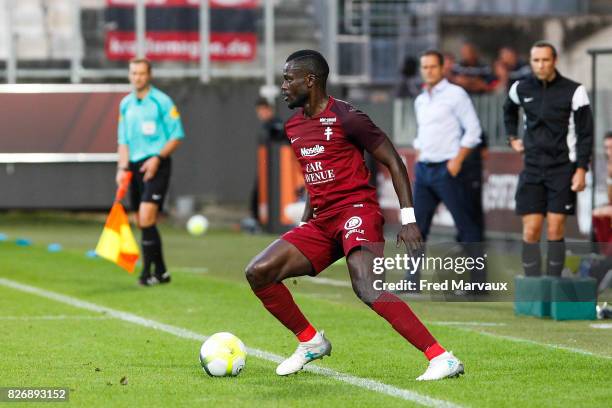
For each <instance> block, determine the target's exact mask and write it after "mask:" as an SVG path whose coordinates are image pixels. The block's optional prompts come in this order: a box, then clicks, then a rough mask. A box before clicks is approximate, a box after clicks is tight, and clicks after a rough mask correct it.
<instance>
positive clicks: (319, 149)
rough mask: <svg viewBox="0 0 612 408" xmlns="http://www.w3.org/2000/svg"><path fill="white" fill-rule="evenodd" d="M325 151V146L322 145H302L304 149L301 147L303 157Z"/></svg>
mask: <svg viewBox="0 0 612 408" xmlns="http://www.w3.org/2000/svg"><path fill="white" fill-rule="evenodd" d="M323 152H325V146H321V145H316V146H313V147H302V149H300V153H301V154H302V157H314V156H318V155H320V154H321V153H323Z"/></svg>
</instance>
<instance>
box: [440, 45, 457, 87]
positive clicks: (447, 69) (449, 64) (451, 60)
mask: <svg viewBox="0 0 612 408" xmlns="http://www.w3.org/2000/svg"><path fill="white" fill-rule="evenodd" d="M456 61H457V58H455V54H453V53H450V52H446V53H444V66H443V67H442V72H443V74H444V78H446V80H447V81H449V82H452V83H454V82H455V74H453V67H454V66H455V62H456Z"/></svg>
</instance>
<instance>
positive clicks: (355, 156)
mask: <svg viewBox="0 0 612 408" xmlns="http://www.w3.org/2000/svg"><path fill="white" fill-rule="evenodd" d="M285 133H286V134H287V138H288V139H289V141H290V142H291V146H292V147H293V151H294V152H295V155H296V157H297V158H298V161H299V162H300V164H301V166H302V172H303V174H304V181H305V183H306V189H307V190H308V194H309V196H310V205H311V207H312V208H313V210H314V211H315V214H317V215H319V214H321V213H323V212H327V211H331V210H334V211H335V210H339V209H342V208H344V207H348V206H351V205H355V204H375V205H378V200H377V197H376V188H375V187H373V186H372V185H370V184H369V179H370V172H369V170H368V168H367V167H366V165H365V162H364V157H363V154H364V149H367V150H368V151H373V150H374V149H376V148H377V147H378V146H379V145H380V144H381V143H382V142H383V141H384V140H385V138H386V136H385V134H384V133H383V131H382V130H380V129H379V128H378V127H377V126H376V125H375V124H374V123H372V120H371V119H370V118H369V117H368V115H366V114H365V113H363V112H361V111H359V110H357V109H355V108H354V107H353V106H352V105H350V104H348V103H347V102H344V101H341V100H339V99H334V98H332V97H330V98H329V101H328V103H327V106H326V107H325V110H323V112H321V113H320V114H318V115H316V116H313V117H312V118H309V117H306V116H304V113H303V109H300V110H299V111H298V112H296V114H295V115H293V116H292V117H291V118H289V120H288V121H287V123H286V124H285Z"/></svg>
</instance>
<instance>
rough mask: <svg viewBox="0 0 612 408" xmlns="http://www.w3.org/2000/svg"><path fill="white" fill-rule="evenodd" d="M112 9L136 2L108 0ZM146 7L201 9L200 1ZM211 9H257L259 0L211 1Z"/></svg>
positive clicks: (172, 0)
mask: <svg viewBox="0 0 612 408" xmlns="http://www.w3.org/2000/svg"><path fill="white" fill-rule="evenodd" d="M106 4H107V5H108V6H112V7H134V5H136V0H106ZM145 5H146V6H147V7H148V6H153V7H199V6H200V0H146V1H145ZM209 5H210V7H211V8H212V7H219V8H221V7H231V8H255V7H259V0H209Z"/></svg>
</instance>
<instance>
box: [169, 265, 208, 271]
mask: <svg viewBox="0 0 612 408" xmlns="http://www.w3.org/2000/svg"><path fill="white" fill-rule="evenodd" d="M170 272H183V273H208V268H200V267H191V266H187V267H184V268H183V267H179V266H177V267H176V268H172V270H171V271H170Z"/></svg>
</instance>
